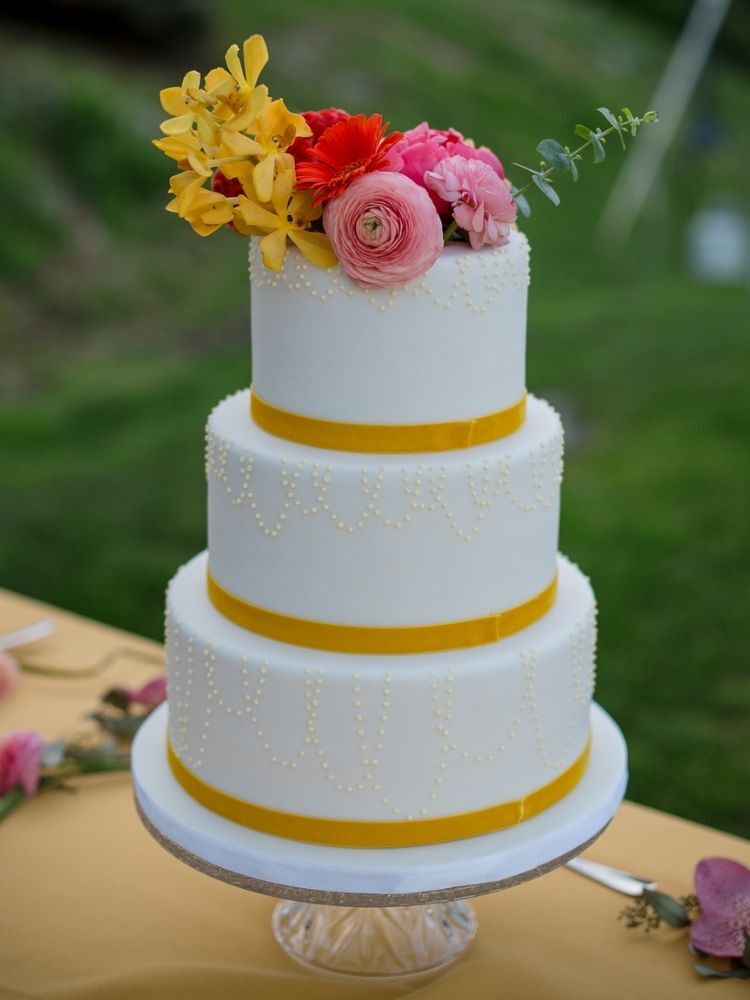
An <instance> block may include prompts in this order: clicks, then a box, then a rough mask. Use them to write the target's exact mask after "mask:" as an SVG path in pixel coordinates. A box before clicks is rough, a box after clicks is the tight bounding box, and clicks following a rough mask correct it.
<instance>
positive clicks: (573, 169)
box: [568, 156, 578, 181]
mask: <svg viewBox="0 0 750 1000" xmlns="http://www.w3.org/2000/svg"><path fill="white" fill-rule="evenodd" d="M568 163H569V164H570V176H571V178H572V179H573V180H574V181H577V180H578V167H577V166H576V161H575V160H574V159H573V157H572V156H569V157H568Z"/></svg>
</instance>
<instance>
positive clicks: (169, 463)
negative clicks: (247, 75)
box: [0, 0, 750, 836]
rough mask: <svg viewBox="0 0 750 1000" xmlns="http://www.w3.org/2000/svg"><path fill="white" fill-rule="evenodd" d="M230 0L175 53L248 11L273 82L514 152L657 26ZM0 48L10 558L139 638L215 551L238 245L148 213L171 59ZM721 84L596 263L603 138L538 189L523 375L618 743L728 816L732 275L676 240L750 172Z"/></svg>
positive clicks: (638, 783)
mask: <svg viewBox="0 0 750 1000" xmlns="http://www.w3.org/2000/svg"><path fill="white" fill-rule="evenodd" d="M218 8H219V10H220V11H221V16H220V17H218V18H217V19H216V21H215V23H214V25H213V28H212V35H213V37H212V38H208V39H207V40H206V41H205V44H203V49H204V50H205V54H204V55H203V56H201V58H200V59H196V58H193V56H192V54H191V56H190V58H189V59H188V57H187V56H186V60H187V61H188V62H189V63H190V65H192V64H196V65H198V66H200V67H201V68H203V69H208V68H209V67H210V66H212V65H214V64H216V63H218V62H219V61H220V56H221V53H222V52H223V50H224V48H225V47H226V44H227V41H228V40H231V39H236V40H238V41H241V40H242V38H243V37H244V36H245V35H246V34H249V33H250V32H252V31H257V30H260V31H263V32H264V33H265V34H266V36H267V39H268V42H269V47H270V50H271V62H270V65H269V67H268V69H267V71H266V73H265V74H264V80H265V82H267V83H268V84H269V85H270V87H271V92H272V94H273V95H274V96H284V97H285V98H286V99H287V102H288V103H289V105H290V106H291V107H294V108H304V107H315V106H326V105H330V104H337V105H344V106H346V107H347V108H348V109H349V110H352V111H358V110H365V111H373V110H378V111H381V112H383V113H384V115H385V116H386V117H387V118H388V119H390V121H391V122H392V124H393V125H394V126H395V127H402V128H403V127H409V126H410V125H411V124H414V123H416V122H418V121H420V120H422V119H429V120H430V122H431V124H433V125H436V126H443V127H444V126H448V125H454V126H456V127H459V128H460V129H461V130H462V131H464V132H465V133H466V134H468V135H473V136H474V137H475V138H476V139H477V140H478V141H480V142H484V143H487V144H489V145H491V146H493V147H494V148H495V149H496V150H497V151H498V152H499V153H500V155H501V157H502V158H503V160H504V161H505V163H506V165H508V166H509V165H510V164H511V163H512V161H514V160H520V161H521V162H526V163H533V162H534V152H533V150H534V146H535V144H536V142H537V141H538V140H539V139H541V138H543V137H545V136H547V135H550V136H554V137H556V138H558V139H561V140H562V141H568V140H569V137H570V136H571V135H572V129H573V126H574V125H575V124H576V122H577V121H584V122H586V123H588V124H594V123H595V122H596V114H595V111H594V109H595V108H596V107H597V106H598V105H600V104H606V105H610V106H612V107H619V106H620V105H621V104H622V103H628V104H629V105H630V106H631V107H632V108H633V109H634V110H635V111H637V112H639V111H643V110H646V102H647V100H648V98H649V95H650V92H651V90H652V88H653V85H654V83H655V81H656V79H657V77H658V74H659V71H660V68H661V66H662V65H663V62H664V60H665V58H666V56H667V53H668V51H669V46H670V39H668V38H665V37H663V36H661V35H659V34H658V32H656V31H655V30H654V29H651V28H650V27H649V25H648V24H647V23H644V22H641V21H638V20H636V19H632V20H631V19H629V18H628V17H627V15H623V14H622V13H614V12H613V11H612V10H610V9H609V8H608V7H607V6H606V5H601V4H598V3H584V2H575V0H547V2H545V0H535V2H534V3H529V2H526V0H523V2H522V0H508V2H506V3H503V4H502V5H501V4H492V3H487V2H483V0H466V2H465V3H464V4H463V6H462V17H461V18H460V19H456V18H455V5H454V4H449V3H448V2H446V0H414V2H410V3H408V4H402V3H397V2H396V0H388V2H381V3H378V4H375V3H359V4H351V3H349V2H343V0H320V2H318V3H317V4H315V5H314V7H313V6H312V5H308V4H306V3H304V2H303V0H288V2H287V3H286V4H284V5H283V9H282V8H281V5H276V4H273V3H271V2H270V0H262V2H258V3H255V4H254V5H253V16H252V18H249V17H248V15H247V13H246V6H245V5H244V4H242V5H241V4H240V3H239V2H238V0H232V2H224V3H222V4H219V5H218ZM0 51H2V54H3V59H2V61H1V62H0V79H1V78H3V77H4V78H6V79H4V80H3V82H4V84H5V91H4V92H6V93H8V88H9V87H11V89H12V91H13V92H15V93H16V94H17V95H18V103H17V104H14V103H13V102H12V101H11V102H9V103H6V104H5V105H4V106H3V109H2V110H0V125H2V126H3V129H2V132H1V133H0V135H3V136H4V137H5V138H3V139H1V140H0V141H2V142H3V143H5V144H6V149H5V150H4V152H5V156H3V157H0V190H3V191H4V194H3V195H2V198H3V205H2V210H3V213H4V220H5V223H6V226H5V231H6V234H7V233H8V232H10V231H12V238H11V239H9V240H8V239H6V241H4V244H3V248H2V250H0V279H2V285H1V286H0V349H1V350H2V356H3V359H4V361H3V366H2V370H1V371H0V390H1V391H2V393H3V402H2V404H0V461H2V469H3V472H4V474H3V476H2V482H1V484H0V511H2V524H3V531H2V532H1V533H0V572H1V574H2V576H1V577H0V581H1V582H2V583H3V584H4V585H5V586H8V587H10V588H12V589H16V590H18V591H21V592H25V593H28V594H32V595H34V596H37V597H40V598H43V599H46V600H49V601H52V602H53V603H56V604H60V605H62V606H64V607H68V608H73V609H75V610H77V611H79V612H81V613H83V614H87V615H91V616H93V617H94V618H100V619H102V620H104V621H107V622H111V623H113V624H117V625H120V626H123V627H125V628H129V629H132V630H134V631H137V632H141V633H145V634H148V635H151V636H158V635H159V633H160V628H161V617H162V607H163V590H164V586H165V583H166V581H167V579H168V578H169V576H170V575H171V574H172V573H173V571H174V569H175V568H176V566H177V565H178V564H179V563H181V562H184V561H185V560H186V559H187V558H188V557H190V556H191V555H192V554H193V553H194V552H196V551H197V550H198V549H200V548H202V547H203V546H204V544H205V501H204V483H203V469H202V433H203V425H204V421H205V417H206V414H207V412H208V410H209V409H210V408H211V407H212V406H213V405H214V403H215V402H216V401H217V399H218V398H220V397H221V396H224V395H226V394H227V393H229V392H231V391H233V390H234V389H236V388H238V387H240V386H242V385H245V384H247V382H248V380H249V339H248V323H247V286H246V275H245V248H244V245H243V244H242V242H241V241H239V240H237V238H236V237H233V236H232V234H229V233H220V234H218V235H217V236H215V237H213V238H212V239H211V240H209V241H201V240H199V239H198V238H197V237H195V236H193V234H192V233H190V231H189V230H188V227H187V226H183V225H181V224H179V223H178V222H177V220H176V219H174V218H173V217H168V216H166V214H165V213H163V211H162V207H161V206H162V204H163V202H164V200H165V199H164V194H163V192H164V188H165V185H166V178H167V176H168V174H169V172H170V171H169V164H168V162H167V161H166V160H165V159H163V158H162V157H161V156H160V154H158V153H157V152H156V151H155V150H154V151H152V150H151V149H150V147H149V145H148V139H149V137H150V136H152V135H156V134H157V130H158V122H159V121H160V120H161V117H163V116H162V115H161V113H160V110H159V108H158V105H157V102H156V99H155V97H156V92H157V90H158V88H159V87H161V86H165V85H168V84H170V83H173V82H177V80H178V79H179V78H180V77H181V75H182V72H183V71H184V70H185V69H187V68H190V65H187V64H185V63H183V62H181V61H180V60H179V59H177V60H176V61H175V60H174V58H173V62H174V63H175V64H174V65H173V66H172V67H171V68H166V69H164V68H162V69H161V70H160V71H158V72H157V71H156V69H155V68H154V64H153V63H152V64H146V65H141V66H138V65H134V64H133V63H132V61H130V62H128V63H127V64H126V63H124V62H123V60H122V58H121V57H117V58H108V57H107V55H106V52H101V51H99V52H96V51H94V47H92V46H89V47H81V48H75V47H73V46H72V45H70V44H68V45H67V47H65V46H61V45H60V44H53V43H52V42H51V41H50V40H46V41H45V40H43V39H40V38H37V37H34V36H29V35H23V34H22V35H19V36H18V37H16V38H12V39H11V38H9V37H7V36H6V38H5V40H4V42H3V43H2V49H0ZM42 65H43V66H44V74H43V79H44V81H45V86H44V87H39V86H37V85H36V81H37V79H38V77H39V75H40V68H41V66H42ZM19 84H20V86H19ZM711 92H712V94H713V95H714V99H715V100H716V102H717V104H718V107H719V108H720V110H721V114H722V116H723V125H724V128H725V130H726V138H725V140H724V143H723V146H722V147H721V148H720V150H719V151H718V154H717V155H716V157H714V158H713V160H712V161H711V162H710V163H707V162H705V161H703V160H702V159H701V158H700V156H699V155H698V154H697V153H691V152H690V149H689V146H688V144H687V142H686V140H685V138H684V137H683V139H682V140H681V142H680V144H679V148H678V149H677V150H676V151H675V153H674V154H673V155H672V157H671V159H670V162H669V163H668V167H667V174H666V176H665V178H664V179H663V181H662V183H661V190H660V191H659V193H658V198H657V199H656V200H655V202H654V204H653V205H652V206H651V208H650V210H649V212H648V213H647V216H646V218H645V219H644V220H643V221H642V223H640V224H639V226H638V227H637V228H636V232H635V235H634V237H633V239H632V241H631V243H630V246H629V250H628V252H627V253H626V254H625V255H623V257H622V259H620V260H619V261H618V262H617V265H616V266H612V265H611V264H608V263H606V262H605V261H603V260H601V259H600V257H599V255H598V254H597V252H596V251H595V250H594V249H593V247H592V240H591V232H592V228H593V225H594V222H595V220H596V216H597V213H598V211H599V210H600V208H601V206H602V205H603V202H604V198H605V197H606V193H607V190H608V189H609V186H610V185H611V183H612V180H613V178H614V176H615V171H616V169H617V166H618V165H619V163H620V162H621V155H620V153H619V152H618V151H617V150H615V149H614V148H613V149H612V150H611V155H610V157H608V159H607V162H606V163H605V164H604V165H603V166H598V167H596V168H595V169H593V168H592V167H591V165H590V164H585V165H584V167H583V170H582V174H583V176H582V180H581V183H580V184H579V185H578V187H576V188H574V187H572V186H570V185H569V184H566V185H565V187H564V188H561V194H562V197H563V204H562V206H561V208H559V209H554V208H552V206H549V205H547V204H546V203H543V200H542V199H541V198H540V197H537V198H535V199H533V202H534V204H533V207H534V213H533V216H532V218H531V219H530V220H529V221H528V222H524V223H523V227H524V229H525V230H526V232H527V233H528V235H529V237H530V239H531V241H532V246H533V258H532V275H533V278H532V288H531V299H530V316H529V373H528V384H529V386H530V387H531V388H532V389H533V391H535V392H536V393H537V394H541V395H547V396H549V397H550V398H551V399H552V400H553V402H555V403H556V404H557V405H558V406H560V407H561V409H562V410H563V415H564V417H565V419H566V423H567V426H568V430H569V434H568V450H567V461H566V479H565V486H564V492H563V499H564V502H563V522H562V529H561V545H562V548H563V549H564V551H566V552H567V553H568V554H569V555H570V556H571V557H572V558H574V559H575V560H576V561H577V562H580V564H581V565H582V566H583V567H584V568H585V570H586V571H587V572H588V573H589V574H590V575H591V577H592V580H593V582H594V585H595V588H596V591H597V595H598V598H599V602H600V612H601V614H600V628H601V636H600V657H599V666H600V672H599V681H598V689H597V697H598V699H599V701H600V702H601V703H602V704H603V705H604V706H605V707H606V708H607V709H608V710H609V711H611V712H612V713H613V714H614V716H615V717H616V718H617V720H618V721H619V722H620V724H621V725H622V727H623V729H624V732H625V734H626V737H627V739H628V742H629V746H630V753H631V775H632V777H631V784H630V789H629V795H630V797H632V798H634V799H636V800H639V801H642V802H646V803H649V804H651V805H654V806H657V807H659V808H662V809H666V810H669V811H673V812H676V813H678V814H680V815H683V816H688V817H692V818H695V819H697V820H701V821H703V822H707V823H710V824H713V825H716V826H719V827H722V828H725V829H728V830H734V831H736V832H738V833H743V834H745V835H746V836H747V835H750V799H749V797H748V794H747V789H748V787H750V750H749V747H748V731H749V729H750V726H748V718H749V717H750V715H749V713H750V671H749V670H748V641H747V640H748V628H747V624H748V623H747V618H748V612H747V609H748V598H749V597H750V586H749V582H748V581H749V576H748V568H747V567H748V557H750V528H749V527H748V520H749V519H748V510H749V509H750V463H748V445H747V442H748V435H749V433H750V404H749V403H748V391H747V371H748V362H749V361H750V345H749V341H748V326H747V318H746V317H747V312H748V293H747V289H741V288H724V287H701V286H698V285H696V284H694V283H693V282H691V281H690V280H689V279H688V278H687V277H686V276H685V275H684V273H683V270H682V262H681V241H682V237H683V231H684V226H685V224H686V221H687V219H688V218H689V216H690V214H691V213H692V212H693V211H694V210H696V209H697V208H700V207H702V206H704V205H705V204H707V203H709V202H711V200H712V198H720V197H722V196H730V197H731V196H734V195H736V193H737V192H738V191H741V190H742V187H741V184H743V183H744V181H745V178H744V175H742V176H741V175H740V170H741V165H742V164H743V163H747V162H748V160H750V155H748V154H749V153H750V149H749V148H748V146H749V145H750V137H748V135H747V134H745V135H744V136H743V134H742V130H743V128H744V126H745V123H746V122H747V120H748V119H749V118H750V81H749V80H748V77H747V76H744V77H743V76H742V75H740V73H739V71H738V70H737V69H736V68H734V69H733V68H731V67H727V66H721V65H719V66H717V67H716V68H715V69H714V71H713V74H712V78H711ZM22 124H23V128H22V127H21V126H22ZM12 135H16V136H19V139H18V143H17V144H15V145H14V146H13V147H12V148H11V147H9V146H8V145H7V144H8V143H9V142H10V140H9V138H8V137H9V136H12ZM32 192H33V193H34V196H33V197H32V196H31V193H32ZM744 208H745V210H747V208H748V204H747V198H746V196H745V201H744Z"/></svg>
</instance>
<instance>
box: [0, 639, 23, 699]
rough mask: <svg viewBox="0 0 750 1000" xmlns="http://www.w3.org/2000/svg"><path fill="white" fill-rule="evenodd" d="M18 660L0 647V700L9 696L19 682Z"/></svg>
mask: <svg viewBox="0 0 750 1000" xmlns="http://www.w3.org/2000/svg"><path fill="white" fill-rule="evenodd" d="M18 677H19V669H18V660H16V658H15V657H14V656H11V655H10V653H6V652H5V650H3V649H0V701H2V700H3V698H9V697H10V696H11V695H12V694H13V692H14V691H15V690H16V685H17V684H18Z"/></svg>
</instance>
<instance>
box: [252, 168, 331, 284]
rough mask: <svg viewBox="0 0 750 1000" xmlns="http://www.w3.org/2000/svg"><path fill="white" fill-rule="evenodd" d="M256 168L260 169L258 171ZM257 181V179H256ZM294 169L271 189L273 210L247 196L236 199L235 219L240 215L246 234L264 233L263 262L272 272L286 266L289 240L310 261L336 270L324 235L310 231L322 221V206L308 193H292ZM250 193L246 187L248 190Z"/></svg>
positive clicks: (283, 175)
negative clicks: (319, 220) (313, 225)
mask: <svg viewBox="0 0 750 1000" xmlns="http://www.w3.org/2000/svg"><path fill="white" fill-rule="evenodd" d="M256 169H257V168H256ZM253 180H254V178H253ZM293 187H294V170H291V169H285V170H282V171H280V172H279V173H278V174H277V175H276V179H275V180H274V181H273V184H272V190H271V198H270V202H271V208H272V209H273V211H271V210H270V208H269V207H267V206H264V205H260V204H259V203H258V202H257V201H255V200H253V199H252V198H251V197H247V196H246V195H240V197H239V198H238V200H237V209H236V210H235V217H237V216H238V215H239V217H240V218H241V221H242V222H244V224H245V227H247V229H244V228H243V231H250V232H255V233H258V234H260V233H265V235H264V236H263V238H262V239H261V241H260V249H261V253H262V255H263V263H264V264H265V266H266V267H268V268H270V269H271V270H272V271H280V270H281V268H282V267H283V266H284V258H285V257H286V251H287V238H288V239H290V240H291V241H292V242H293V243H295V244H296V245H297V246H298V247H299V249H300V250H301V251H302V253H303V254H304V255H305V257H307V259H308V260H309V261H310V262H311V263H312V264H316V265H317V266H318V267H333V265H334V264H335V263H336V262H337V257H336V254H335V253H334V252H333V249H332V248H331V243H330V241H329V239H328V237H327V236H326V234H325V233H319V232H311V231H310V228H309V227H310V224H311V223H312V222H314V221H315V220H316V219H318V218H320V215H321V211H322V209H321V207H320V206H313V204H312V195H311V194H310V193H309V192H308V191H297V192H295V193H294V194H293V193H292V188H293ZM245 190H246V191H247V187H246V188H245Z"/></svg>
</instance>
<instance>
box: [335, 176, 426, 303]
mask: <svg viewBox="0 0 750 1000" xmlns="http://www.w3.org/2000/svg"><path fill="white" fill-rule="evenodd" d="M323 226H324V228H325V231H326V233H327V234H328V237H329V239H330V241H331V244H332V246H333V249H334V251H335V252H336V256H337V257H338V258H339V260H340V262H341V266H342V267H343V269H344V271H346V273H347V274H348V275H349V277H350V278H351V279H352V280H353V281H356V282H357V283H358V284H359V285H362V286H363V287H364V288H387V287H389V286H392V285H403V284H405V283H406V282H407V281H411V280H412V278H416V277H417V276H418V275H420V274H424V273H425V271H427V270H429V268H431V267H432V265H433V264H434V263H435V261H436V260H437V258H438V255H439V254H440V251H441V250H442V248H443V227H442V224H441V222H440V216H439V215H438V214H437V212H436V211H435V207H434V205H433V204H432V202H431V201H430V199H429V197H428V195H427V192H426V191H425V189H424V188H422V187H419V185H418V184H415V183H414V181H411V180H409V178H408V177H405V176H404V175H403V174H397V173H391V172H389V171H384V170H379V171H376V172H374V173H369V174H365V175H364V176H363V177H360V178H358V179H357V180H356V181H354V182H353V183H352V184H350V185H349V186H348V187H347V188H346V189H345V191H344V192H343V193H342V194H340V195H339V196H338V197H336V198H332V199H331V200H330V201H329V202H328V203H327V205H326V207H325V211H324V213H323Z"/></svg>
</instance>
